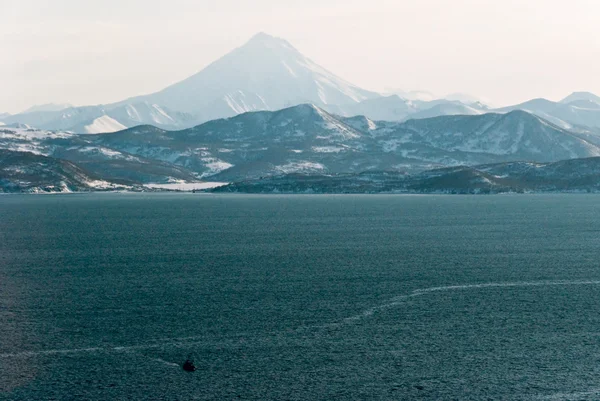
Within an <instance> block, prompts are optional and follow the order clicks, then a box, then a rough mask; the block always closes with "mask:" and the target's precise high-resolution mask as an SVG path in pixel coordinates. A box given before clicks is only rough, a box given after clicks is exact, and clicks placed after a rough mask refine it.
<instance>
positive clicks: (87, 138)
mask: <svg viewBox="0 0 600 401" xmlns="http://www.w3.org/2000/svg"><path fill="white" fill-rule="evenodd" d="M592 137H593V134H592V133H590V134H588V135H587V136H584V135H582V134H575V133H573V132H570V131H567V130H564V129H562V128H559V127H557V126H555V125H553V124H551V123H549V122H547V121H545V120H543V119H541V118H539V117H537V116H534V115H531V114H529V113H526V112H523V111H515V112H510V113H506V114H494V113H489V114H483V115H475V116H465V115H460V116H442V117H436V118H430V119H420V120H409V121H406V122H388V121H373V120H371V119H368V118H366V117H363V116H357V117H338V116H335V115H332V114H330V113H327V112H326V111H324V110H323V109H321V108H319V107H317V106H314V105H308V104H304V105H299V106H294V107H290V108H286V109H282V110H278V111H259V112H250V113H244V114H241V115H238V116H235V117H231V118H227V119H218V120H213V121H209V122H207V123H204V124H201V125H198V126H196V127H194V128H189V129H184V130H180V131H167V130H163V129H160V128H157V127H153V126H137V127H134V128H129V129H126V130H123V131H119V132H115V133H105V134H96V135H75V134H72V133H61V132H43V131H35V130H15V129H13V130H11V129H3V130H0V148H6V149H10V150H15V151H23V150H25V151H30V152H36V153H38V154H41V155H46V156H52V157H57V158H61V159H65V160H69V161H72V162H75V163H77V164H78V165H81V166H83V167H84V168H85V169H86V170H88V171H91V172H93V173H95V174H97V175H99V176H101V177H105V178H106V179H120V180H129V181H130V182H137V183H139V182H143V183H147V182H170V181H174V180H184V181H194V180H196V181H197V180H199V179H206V178H207V177H211V180H217V181H234V180H240V179H244V178H253V177H254V178H257V177H265V176H271V175H281V174H290V173H311V174H317V173H319V174H338V173H360V172H364V171H376V170H388V171H404V172H414V171H422V170H427V169H432V168H436V167H444V166H459V165H469V166H473V165H478V164H490V163H498V162H506V161H515V160H529V161H533V162H546V161H556V160H561V159H568V158H581V157H590V156H597V155H600V147H599V146H598V143H600V141H598V142H594V141H592V140H590V138H592ZM599 139H600V138H599Z"/></svg>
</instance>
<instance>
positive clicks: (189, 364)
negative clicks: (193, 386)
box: [182, 358, 196, 372]
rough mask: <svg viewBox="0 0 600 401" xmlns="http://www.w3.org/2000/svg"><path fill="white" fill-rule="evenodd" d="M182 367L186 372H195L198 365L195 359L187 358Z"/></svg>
mask: <svg viewBox="0 0 600 401" xmlns="http://www.w3.org/2000/svg"><path fill="white" fill-rule="evenodd" d="M182 367H183V370H185V371H186V372H194V371H195V370H196V365H194V361H192V360H191V359H190V358H188V359H186V360H185V362H184V363H183V366H182Z"/></svg>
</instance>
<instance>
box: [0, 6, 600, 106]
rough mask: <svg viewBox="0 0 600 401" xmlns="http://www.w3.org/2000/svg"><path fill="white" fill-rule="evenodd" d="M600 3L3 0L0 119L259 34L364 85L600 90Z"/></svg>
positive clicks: (502, 95) (510, 100) (177, 70)
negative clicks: (289, 45) (4, 114)
mask: <svg viewBox="0 0 600 401" xmlns="http://www.w3.org/2000/svg"><path fill="white" fill-rule="evenodd" d="M599 19H600V1H598V0H569V1H566V0H366V1H365V0H303V1H295V0H252V1H245V0H219V1H214V0H210V1H205V0H169V1H164V0H143V1H142V0H102V1H96V0H86V1H82V0H52V1H48V0H0V92H1V95H0V112H10V113H17V112H19V111H22V110H24V109H26V108H28V107H30V106H32V105H34V104H44V103H49V102H53V103H71V104H74V105H91V104H103V103H110V102H116V101H120V100H123V99H125V98H128V97H131V96H135V95H140V94H146V93H152V92H155V91H158V90H160V89H162V88H164V87H166V86H168V85H170V84H172V83H175V82H178V81H180V80H182V79H184V78H186V77H188V76H190V75H192V74H194V73H196V72H198V71H199V70H201V69H202V68H203V67H205V66H206V65H208V64H209V63H211V62H212V61H214V60H216V59H217V58H219V57H221V56H223V55H224V54H226V53H227V52H229V51H230V50H232V49H233V48H235V47H238V46H241V45H242V44H244V42H246V41H247V40H248V39H249V38H250V37H251V36H253V35H254V34H255V33H257V32H261V31H262V32H266V33H268V34H271V35H274V36H278V37H281V38H284V39H286V40H288V41H289V42H291V43H292V44H293V45H294V46H295V47H296V48H297V49H298V50H300V51H301V52H302V53H303V54H305V55H306V56H308V57H310V58H311V59H313V61H315V62H317V63H318V64H320V65H321V66H323V67H325V68H327V69H328V70H330V71H332V72H334V73H335V74H337V75H339V76H340V77H342V78H344V79H346V80H348V81H350V82H352V83H354V84H356V85H358V86H360V87H363V88H365V89H370V90H375V91H384V90H386V89H389V88H398V89H403V90H426V91H430V92H432V93H434V94H435V95H438V96H440V97H441V96H444V95H446V94H449V93H454V92H460V93H468V94H470V95H473V96H476V97H479V98H482V99H484V100H485V101H487V102H489V103H491V104H492V105H495V106H502V105H508V104H515V103H519V102H522V101H525V100H528V99H531V98H537V97H545V98H548V99H551V100H559V99H561V98H563V97H565V96H567V95H568V94H569V93H571V92H573V91H590V92H594V93H596V94H600V28H599V24H598V20H599Z"/></svg>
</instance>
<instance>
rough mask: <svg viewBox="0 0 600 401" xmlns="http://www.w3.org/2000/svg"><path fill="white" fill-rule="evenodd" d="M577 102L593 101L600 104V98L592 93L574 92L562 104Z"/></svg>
mask: <svg viewBox="0 0 600 401" xmlns="http://www.w3.org/2000/svg"><path fill="white" fill-rule="evenodd" d="M577 100H585V101H591V102H595V103H597V104H600V96H597V95H595V94H593V93H591V92H573V93H571V94H570V95H569V96H567V97H566V98H564V99H563V100H561V101H560V103H563V104H569V103H572V102H574V101H577Z"/></svg>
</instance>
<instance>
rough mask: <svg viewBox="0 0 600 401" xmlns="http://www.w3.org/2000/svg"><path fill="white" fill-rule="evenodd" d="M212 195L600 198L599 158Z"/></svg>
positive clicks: (282, 179)
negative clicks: (545, 194)
mask: <svg viewBox="0 0 600 401" xmlns="http://www.w3.org/2000/svg"><path fill="white" fill-rule="evenodd" d="M212 192H237V193H277V194H285V193H295V194H299V193H310V194H318V193H321V194H327V193H336V194H339V193H358V194H369V193H370V194H372V193H417V194H418V193H438V194H499V193H507V192H512V193H525V192H595V193H598V192H600V157H594V158H587V159H573V160H565V161H559V162H554V163H531V162H508V163H499V164H488V165H481V166H474V167H468V166H458V167H447V168H443V169H435V170H429V171H423V172H418V173H412V174H402V173H398V172H383V171H372V172H365V173H360V174H334V175H322V174H321V175H318V174H313V175H307V174H297V173H296V174H289V175H280V176H273V177H266V178H261V179H253V180H244V181H239V182H235V183H233V184H230V185H227V186H222V187H218V188H215V189H213V190H212Z"/></svg>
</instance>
